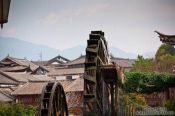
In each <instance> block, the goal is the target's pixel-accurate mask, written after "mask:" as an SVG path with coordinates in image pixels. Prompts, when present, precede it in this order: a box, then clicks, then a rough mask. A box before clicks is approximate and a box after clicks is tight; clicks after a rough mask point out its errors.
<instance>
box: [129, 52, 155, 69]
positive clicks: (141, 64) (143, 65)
mask: <svg viewBox="0 0 175 116" xmlns="http://www.w3.org/2000/svg"><path fill="white" fill-rule="evenodd" d="M153 69H154V61H153V59H152V58H146V59H145V58H143V56H140V55H138V57H137V60H136V61H135V63H134V65H133V68H132V70H131V71H138V72H151V71H153Z"/></svg>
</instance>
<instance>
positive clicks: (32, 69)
mask: <svg viewBox="0 0 175 116" xmlns="http://www.w3.org/2000/svg"><path fill="white" fill-rule="evenodd" d="M0 70H1V71H5V72H28V73H33V74H35V73H36V74H41V75H45V74H47V72H48V70H47V69H45V68H44V67H41V66H38V65H36V64H34V63H32V62H31V61H29V60H27V59H19V58H14V57H10V56H7V57H6V58H4V59H3V60H1V61H0Z"/></svg>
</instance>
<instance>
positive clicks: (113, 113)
mask: <svg viewBox="0 0 175 116" xmlns="http://www.w3.org/2000/svg"><path fill="white" fill-rule="evenodd" d="M111 116H115V108H114V85H113V83H111Z"/></svg>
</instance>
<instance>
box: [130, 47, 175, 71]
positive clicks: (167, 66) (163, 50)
mask: <svg viewBox="0 0 175 116" xmlns="http://www.w3.org/2000/svg"><path fill="white" fill-rule="evenodd" d="M174 66H175V48H174V47H173V46H172V45H168V44H162V45H161V46H160V47H159V49H158V50H157V52H156V55H155V59H153V58H143V56H140V55H138V58H137V60H136V62H135V64H134V65H133V69H132V70H131V71H134V72H155V71H156V72H166V73H173V69H174Z"/></svg>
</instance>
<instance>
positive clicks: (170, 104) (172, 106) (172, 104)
mask: <svg viewBox="0 0 175 116" xmlns="http://www.w3.org/2000/svg"><path fill="white" fill-rule="evenodd" d="M165 107H166V108H167V109H168V110H170V111H175V99H170V100H168V101H167V102H166V104H165Z"/></svg>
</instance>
